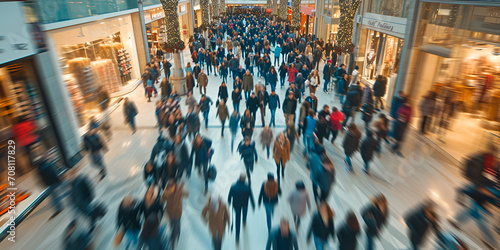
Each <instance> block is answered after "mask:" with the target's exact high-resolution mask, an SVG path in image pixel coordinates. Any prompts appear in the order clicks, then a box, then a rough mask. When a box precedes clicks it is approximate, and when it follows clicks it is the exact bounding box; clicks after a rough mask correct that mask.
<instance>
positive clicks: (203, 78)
mask: <svg viewBox="0 0 500 250" xmlns="http://www.w3.org/2000/svg"><path fill="white" fill-rule="evenodd" d="M198 84H199V85H200V86H203V87H206V86H207V85H208V77H207V74H205V73H200V74H199V75H198Z"/></svg>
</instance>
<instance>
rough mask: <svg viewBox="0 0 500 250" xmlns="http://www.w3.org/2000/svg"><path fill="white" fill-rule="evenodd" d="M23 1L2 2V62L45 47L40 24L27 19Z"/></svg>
mask: <svg viewBox="0 0 500 250" xmlns="http://www.w3.org/2000/svg"><path fill="white" fill-rule="evenodd" d="M23 5H24V4H23V2H20V1H19V2H0V22H1V23H3V25H1V26H0V64H4V63H7V62H10V61H13V60H17V59H20V58H23V57H26V56H30V55H33V54H36V53H38V52H40V51H41V50H44V49H45V43H44V39H43V33H42V32H41V28H40V26H39V25H38V24H37V23H35V22H33V23H29V22H27V21H26V19H25V18H26V16H25V13H24V10H23V8H25V7H24V6H23Z"/></svg>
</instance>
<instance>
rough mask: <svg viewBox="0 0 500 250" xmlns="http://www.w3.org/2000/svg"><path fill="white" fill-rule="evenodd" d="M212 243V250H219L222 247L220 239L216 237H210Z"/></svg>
mask: <svg viewBox="0 0 500 250" xmlns="http://www.w3.org/2000/svg"><path fill="white" fill-rule="evenodd" d="M212 242H213V244H214V250H220V249H221V247H222V239H219V236H218V235H214V236H212Z"/></svg>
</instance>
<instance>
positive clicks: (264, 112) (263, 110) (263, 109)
mask: <svg viewBox="0 0 500 250" xmlns="http://www.w3.org/2000/svg"><path fill="white" fill-rule="evenodd" d="M265 115H266V107H260V120H261V121H262V127H264V126H265V125H266V120H265V119H264V116H265Z"/></svg>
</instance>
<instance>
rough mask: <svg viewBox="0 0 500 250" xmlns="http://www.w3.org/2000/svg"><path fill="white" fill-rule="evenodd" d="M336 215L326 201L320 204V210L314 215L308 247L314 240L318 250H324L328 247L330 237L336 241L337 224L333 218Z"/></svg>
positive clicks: (308, 236) (308, 233) (308, 234)
mask: <svg viewBox="0 0 500 250" xmlns="http://www.w3.org/2000/svg"><path fill="white" fill-rule="evenodd" d="M334 216H335V213H334V212H333V210H332V209H331V208H330V206H329V205H328V203H326V201H322V202H321V203H319V204H318V210H317V211H316V212H315V213H314V214H313V216H312V219H311V226H310V227H309V230H308V232H307V245H308V246H309V243H310V241H311V236H312V238H313V239H314V245H315V246H316V250H323V249H325V248H326V247H327V246H328V238H329V236H331V237H332V239H333V240H335V224H334V223H333V218H334Z"/></svg>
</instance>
